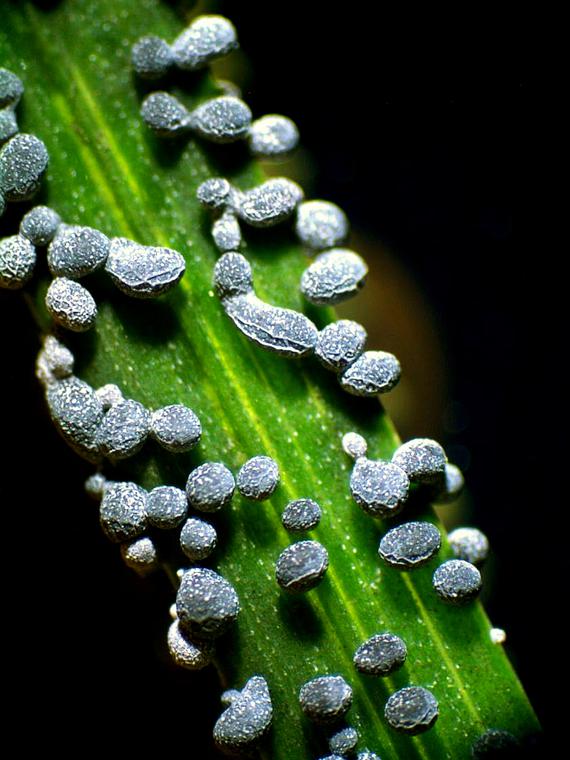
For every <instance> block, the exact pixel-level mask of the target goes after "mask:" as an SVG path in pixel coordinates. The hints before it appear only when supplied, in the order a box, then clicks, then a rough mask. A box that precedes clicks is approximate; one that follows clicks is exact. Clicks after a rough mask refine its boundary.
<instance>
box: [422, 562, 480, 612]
mask: <svg viewBox="0 0 570 760" xmlns="http://www.w3.org/2000/svg"><path fill="white" fill-rule="evenodd" d="M433 587H434V590H435V592H436V594H437V595H438V596H439V598H440V599H441V600H442V601H444V602H447V603H448V604H467V603H468V602H471V601H472V600H473V599H475V598H476V597H477V596H478V595H479V592H480V591H481V573H480V572H479V570H477V568H476V567H475V565H472V564H471V563H470V562H465V560H462V559H450V560H448V561H447V562H444V563H443V564H442V565H440V566H439V567H438V568H437V570H436V571H435V573H434V574H433Z"/></svg>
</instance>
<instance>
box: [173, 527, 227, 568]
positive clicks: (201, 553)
mask: <svg viewBox="0 0 570 760" xmlns="http://www.w3.org/2000/svg"><path fill="white" fill-rule="evenodd" d="M217 543H218V534H217V533H216V529H215V528H214V526H213V525H210V523H208V522H206V521H205V520H200V519H198V518H197V517H191V518H190V519H189V520H186V522H185V523H184V525H183V526H182V531H181V532H180V548H181V549H182V551H183V552H184V554H185V555H186V556H187V557H188V559H189V560H191V561H192V562H199V561H200V560H203V559H206V557H209V556H210V554H211V553H212V552H213V551H214V549H215V548H216V544H217Z"/></svg>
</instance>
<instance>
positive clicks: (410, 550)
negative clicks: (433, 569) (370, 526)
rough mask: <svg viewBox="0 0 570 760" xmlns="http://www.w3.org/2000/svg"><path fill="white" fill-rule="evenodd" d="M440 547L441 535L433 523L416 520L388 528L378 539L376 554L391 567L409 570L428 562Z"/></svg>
mask: <svg viewBox="0 0 570 760" xmlns="http://www.w3.org/2000/svg"><path fill="white" fill-rule="evenodd" d="M440 547H441V536H440V533H439V530H438V529H437V528H436V527H435V525H432V524H431V523H429V522H426V521H420V520H418V521H413V522H407V523H403V524H402V525H397V526H396V527H395V528H392V529H391V530H389V531H388V532H387V533H386V534H385V535H384V536H383V537H382V540H381V541H380V546H379V547H378V554H379V555H380V557H381V558H382V559H383V560H384V562H386V563H387V564H388V565H391V566H392V567H398V568H401V569H402V570H411V569H413V568H416V567H421V566H422V565H425V563H426V562H429V560H430V559H431V558H432V557H433V556H434V555H435V554H437V552H438V551H439V550H440Z"/></svg>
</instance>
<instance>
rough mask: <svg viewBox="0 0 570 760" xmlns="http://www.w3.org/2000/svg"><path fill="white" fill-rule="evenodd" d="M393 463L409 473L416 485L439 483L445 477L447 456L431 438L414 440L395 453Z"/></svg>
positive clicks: (404, 444)
mask: <svg viewBox="0 0 570 760" xmlns="http://www.w3.org/2000/svg"><path fill="white" fill-rule="evenodd" d="M392 462H393V463H394V464H397V465H398V467H401V468H402V469H403V470H405V471H406V472H407V473H408V477H409V478H410V480H411V481H412V482H414V483H438V482H441V480H442V478H443V477H444V476H445V465H446V464H447V456H446V454H445V451H444V450H443V447H442V446H441V445H440V444H439V443H438V442H437V441H433V440H431V438H413V439H412V440H411V441H407V443H403V444H402V445H401V446H400V447H399V448H398V449H397V450H396V452H395V453H394V456H393V457H392Z"/></svg>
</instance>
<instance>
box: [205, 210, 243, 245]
mask: <svg viewBox="0 0 570 760" xmlns="http://www.w3.org/2000/svg"><path fill="white" fill-rule="evenodd" d="M212 238H213V239H214V243H215V245H216V248H217V249H218V250H219V251H221V252H222V253H226V251H237V250H238V248H240V246H241V243H242V239H241V229H240V226H239V223H238V220H237V218H236V216H235V214H234V212H233V211H230V210H228V211H224V213H223V214H222V216H221V217H220V218H219V219H216V221H215V222H214V224H213V225H212Z"/></svg>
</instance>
